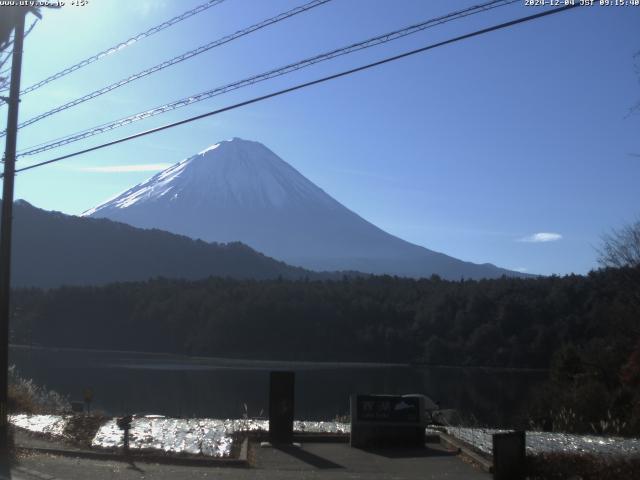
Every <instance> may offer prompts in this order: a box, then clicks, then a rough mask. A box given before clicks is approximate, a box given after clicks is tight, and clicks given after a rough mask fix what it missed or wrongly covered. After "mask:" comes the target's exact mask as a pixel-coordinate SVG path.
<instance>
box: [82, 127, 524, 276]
mask: <svg viewBox="0 0 640 480" xmlns="http://www.w3.org/2000/svg"><path fill="white" fill-rule="evenodd" d="M83 215H85V216H92V217H106V218H109V219H111V220H116V221H121V222H124V223H128V224H130V225H133V226H136V227H141V228H158V229H161V230H167V231H169V232H172V233H178V234H182V235H187V236H189V237H192V238H197V239H202V240H206V241H217V242H231V241H241V242H244V243H246V244H248V245H249V246H251V247H253V248H255V249H256V250H258V251H260V252H262V253H264V254H266V255H268V256H272V257H274V258H276V259H278V260H284V261H285V262H288V263H290V264H293V265H297V266H303V267H306V268H310V269H315V270H359V271H362V272H371V273H389V274H395V275H407V276H429V275H431V274H433V273H437V274H439V275H441V276H442V277H445V278H455V279H459V278H460V277H461V276H463V277H465V278H480V277H492V276H493V277H495V276H500V275H503V274H510V273H512V272H509V271H507V270H502V269H498V268H497V267H494V266H493V265H475V264H472V263H468V262H462V261H460V260H457V259H455V258H452V257H448V256H447V255H444V254H441V253H437V252H433V251H431V250H428V249H426V248H423V247H420V246H417V245H413V244H411V243H408V242H406V241H404V240H401V239H399V238H397V237H394V236H393V235H390V234H388V233H386V232H384V231H383V230H381V229H379V228H378V227H376V226H375V225H372V224H371V223H369V222H367V221H366V220H364V219H363V218H361V217H360V216H358V215H356V214H355V213H354V212H352V211H351V210H349V209H347V208H346V207H344V206H343V205H341V204H340V203H338V202H337V201H336V200H334V199H333V198H332V197H330V196H329V195H328V194H327V193H325V192H324V191H323V190H322V189H320V188H318V187H317V186H316V185H314V184H313V183H312V182H311V181H309V180H308V179H307V178H305V177H304V176H303V175H302V174H300V172H298V171H297V170H296V169H295V168H293V167H292V166H291V165H289V164H288V163H286V162H285V161H284V160H282V159H281V158H280V157H278V156H277V155H276V154H275V153H273V152H272V151H271V150H269V149H268V148H267V147H265V146H264V145H262V144H261V143H259V142H254V141H249V140H243V139H241V138H233V139H231V140H225V141H222V142H219V143H216V144H214V145H211V146H209V147H207V148H205V149H203V150H201V151H200V152H199V153H197V154H196V155H193V156H191V157H189V158H186V159H184V160H182V161H180V162H178V163H176V164H175V165H172V166H171V167H169V168H167V169H166V170H163V171H161V172H159V173H157V174H156V175H154V176H153V177H151V178H149V179H148V180H146V181H144V182H142V183H140V184H138V185H136V186H135V187H133V188H131V189H129V190H127V191H125V192H123V193H121V194H119V195H117V196H116V197H114V198H112V199H110V200H108V201H106V202H104V203H103V204H101V205H99V206H97V207H95V208H92V209H90V210H87V211H86V212H85V213H84V214H83Z"/></svg>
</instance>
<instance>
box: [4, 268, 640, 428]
mask: <svg viewBox="0 0 640 480" xmlns="http://www.w3.org/2000/svg"><path fill="white" fill-rule="evenodd" d="M628 273H629V270H617V269H608V270H602V271H598V272H592V273H591V274H589V275H588V276H567V277H546V278H536V279H514V278H502V279H497V280H483V281H459V282H450V281H444V280H440V279H438V278H437V277H434V278H431V279H428V280H410V279H400V278H393V277H371V278H346V277H345V278H344V279H343V280H342V281H284V280H279V281H278V280H273V281H271V280H267V281H243V280H232V279H220V278H210V279H207V280H203V281H197V282H187V281H176V280H167V279H156V280H152V281H148V282H142V283H117V284H112V285H108V286H105V287H65V288H59V289H54V290H50V291H42V290H37V289H30V290H18V291H16V295H15V297H14V304H13V307H12V311H13V318H12V341H13V342H15V343H23V344H38V345H43V346H58V347H82V348H100V349H123V350H145V351H158V352H175V353H183V354H188V355H206V356H228V357H247V358H261V359H267V358H269V359H296V360H365V361H380V362H423V363H428V364H446V365H458V366H494V367H533V368H548V367H550V366H552V367H553V369H552V375H551V382H550V384H549V388H548V389H547V392H543V394H542V395H541V399H540V402H541V403H540V405H542V407H541V408H547V407H544V406H545V405H546V404H547V403H548V402H549V401H551V402H552V403H553V408H554V409H560V408H561V407H562V408H565V407H566V409H570V408H583V409H586V410H589V411H591V410H594V411H593V412H592V413H593V415H594V418H598V419H601V418H603V415H605V413H606V412H607V411H608V410H620V409H626V410H624V411H626V412H631V411H632V405H635V404H637V400H638V399H640V396H639V395H638V385H639V384H640V350H639V349H638V345H639V344H638V339H639V338H640V337H639V331H640V325H639V316H638V307H637V305H638V304H637V303H636V302H635V301H634V295H636V291H635V289H634V288H633V284H631V283H630V282H629V281H628V278H629V275H628ZM545 396H546V397H545ZM592 398H593V399H595V400H597V402H595V403H594V401H592V400H590V399H592ZM634 399H635V400H634ZM563 402H564V403H563ZM634 402H635V403H634ZM578 404H584V405H583V406H582V407H580V406H579V405H578ZM575 405H578V407H575ZM591 405H594V406H593V408H592V407H591ZM548 408H551V407H548ZM595 409H597V411H595ZM636 414H637V416H639V417H640V411H638V412H636Z"/></svg>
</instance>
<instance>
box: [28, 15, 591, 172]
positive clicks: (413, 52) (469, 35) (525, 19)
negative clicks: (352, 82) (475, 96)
mask: <svg viewBox="0 0 640 480" xmlns="http://www.w3.org/2000/svg"><path fill="white" fill-rule="evenodd" d="M579 6H580V4H579V3H575V4H573V5H566V6H564V7H559V8H555V9H553V10H546V11H544V12H540V13H536V14H534V15H529V16H526V17H520V18H517V19H515V20H511V21H509V22H505V23H501V24H498V25H494V26H492V27H487V28H483V29H482V30H476V31H474V32H471V33H467V34H465V35H460V36H458V37H454V38H450V39H449V40H444V41H442V42H438V43H433V44H431V45H427V46H425V47H422V48H418V49H416V50H410V51H408V52H404V53H401V54H399V55H394V56H392V57H387V58H384V59H382V60H378V61H377V62H373V63H368V64H366V65H362V66H360V67H356V68H352V69H350V70H344V71H342V72H339V73H335V74H333V75H329V76H326V77H322V78H319V79H316V80H312V81H310V82H305V83H300V84H298V85H294V86H293V87H289V88H285V89H283V90H278V91H276V92H272V93H269V94H267V95H262V96H260V97H254V98H252V99H250V100H245V101H244V102H240V103H236V104H234V105H230V106H227V107H223V108H220V109H217V110H213V111H210V112H207V113H203V114H200V115H196V116H194V117H190V118H186V119H184V120H180V121H178V122H173V123H169V124H166V125H162V126H160V127H156V128H152V129H149V130H145V131H143V132H138V133H136V134H133V135H129V136H127V137H122V138H119V139H117V140H113V141H111V142H106V143H103V144H100V145H96V146H94V147H89V148H85V149H83V150H79V151H76V152H73V153H69V154H67V155H62V156H60V157H56V158H52V159H50V160H46V161H44V162H39V163H35V164H33V165H29V166H27V167H22V168H19V169H17V170H16V173H17V172H24V171H26V170H31V169H33V168H37V167H41V166H43V165H49V164H51V163H55V162H59V161H61V160H65V159H67V158H71V157H76V156H78V155H82V154H85V153H89V152H93V151H95V150H100V149H103V148H106V147H110V146H112V145H117V144H119V143H123V142H127V141H129V140H134V139H136V138H140V137H144V136H146V135H150V134H152V133H156V132H160V131H162V130H167V129H169V128H173V127H177V126H179V125H184V124H186V123H190V122H194V121H196V120H201V119H203V118H206V117H210V116H213V115H218V114H220V113H223V112H228V111H230V110H235V109H236V108H240V107H244V106H246V105H251V104H252V103H257V102H261V101H263V100H267V99H269V98H273V97H278V96H280V95H284V94H286V93H290V92H294V91H296V90H300V89H303V88H306V87H310V86H312V85H317V84H320V83H324V82H327V81H330V80H335V79H337V78H341V77H345V76H347V75H351V74H353V73H356V72H361V71H364V70H368V69H370V68H374V67H378V66H380V65H384V64H386V63H390V62H393V61H396V60H400V59H401V58H405V57H409V56H411V55H416V54H418V53H422V52H426V51H428V50H432V49H434V48H438V47H442V46H444V45H449V44H451V43H455V42H459V41H461V40H466V39H468V38H472V37H476V36H479V35H483V34H485V33H489V32H493V31H496V30H501V29H503V28H508V27H512V26H514V25H518V24H520V23H524V22H529V21H531V20H536V19H538V18H542V17H546V16H548V15H553V14H556V13H560V12H564V11H566V10H570V9H572V8H576V7H579Z"/></svg>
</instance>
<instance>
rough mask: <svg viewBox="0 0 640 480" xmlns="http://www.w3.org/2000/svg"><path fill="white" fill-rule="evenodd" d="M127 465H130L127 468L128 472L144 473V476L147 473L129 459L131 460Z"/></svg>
mask: <svg viewBox="0 0 640 480" xmlns="http://www.w3.org/2000/svg"><path fill="white" fill-rule="evenodd" d="M127 463H128V464H129V466H128V467H127V470H134V471H136V472H138V473H142V474H144V473H145V471H144V470H142V469H141V468H140V467H139V466H137V465H136V464H135V462H134V461H133V460H131V459H129V460H127Z"/></svg>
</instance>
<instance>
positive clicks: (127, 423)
mask: <svg viewBox="0 0 640 480" xmlns="http://www.w3.org/2000/svg"><path fill="white" fill-rule="evenodd" d="M132 421H133V416H131V415H125V416H124V417H121V418H119V419H118V420H117V422H116V423H117V425H118V428H119V429H120V430H124V441H123V448H124V452H125V453H128V452H129V431H130V430H131V422H132Z"/></svg>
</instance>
